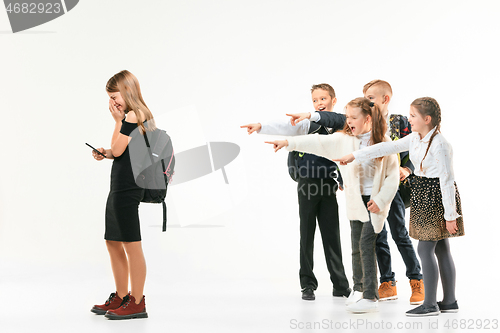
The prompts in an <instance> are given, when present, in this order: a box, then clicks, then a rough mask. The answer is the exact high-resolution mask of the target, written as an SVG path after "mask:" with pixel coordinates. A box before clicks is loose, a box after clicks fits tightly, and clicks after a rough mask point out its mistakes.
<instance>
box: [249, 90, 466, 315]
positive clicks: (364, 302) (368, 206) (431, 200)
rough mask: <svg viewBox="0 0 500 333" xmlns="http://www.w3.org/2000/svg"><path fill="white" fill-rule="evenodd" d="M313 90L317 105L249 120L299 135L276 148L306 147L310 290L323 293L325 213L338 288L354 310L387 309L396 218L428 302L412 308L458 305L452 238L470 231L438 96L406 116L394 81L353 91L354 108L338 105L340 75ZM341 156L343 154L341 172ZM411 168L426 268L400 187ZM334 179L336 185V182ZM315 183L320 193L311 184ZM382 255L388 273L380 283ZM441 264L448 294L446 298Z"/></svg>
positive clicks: (303, 211) (302, 206)
mask: <svg viewBox="0 0 500 333" xmlns="http://www.w3.org/2000/svg"><path fill="white" fill-rule="evenodd" d="M311 93H312V99H313V104H314V107H315V110H316V112H314V113H312V114H311V113H299V114H290V115H288V116H290V117H291V121H290V122H284V121H274V122H267V123H254V124H248V125H244V126H242V127H243V128H247V130H248V133H249V134H251V133H253V132H258V133H260V134H275V135H287V136H290V138H288V139H287V140H277V141H270V142H267V143H270V144H272V145H273V146H274V149H275V151H278V150H279V149H281V148H283V147H286V148H287V150H289V151H290V152H294V151H296V152H300V153H299V154H296V153H294V155H293V156H294V157H293V159H294V161H295V165H296V166H297V169H298V170H300V172H299V177H298V187H297V189H298V197H299V215H300V270H299V276H300V283H301V287H302V298H303V299H304V300H314V299H315V296H314V290H316V288H317V280H316V278H315V276H314V274H313V272H312V268H313V261H312V257H313V255H312V252H313V241H314V233H315V228H316V218H317V220H318V225H319V228H320V232H321V237H322V240H323V248H324V251H325V257H326V261H327V267H328V270H329V272H330V278H331V281H332V283H333V288H334V289H333V296H345V297H347V300H346V305H347V310H348V311H351V312H353V313H365V312H373V311H377V310H378V301H379V300H390V299H396V298H397V289H396V281H395V274H394V273H393V272H392V268H391V257H390V251H389V245H388V242H387V231H386V228H385V223H384V222H385V220H386V219H387V221H388V224H389V227H390V229H391V235H392V237H393V239H394V241H395V243H396V245H397V247H398V250H399V252H400V253H401V256H402V258H403V261H404V263H405V265H406V275H407V277H408V278H409V281H410V286H411V288H412V296H411V298H410V303H411V304H421V305H420V306H418V307H415V308H413V309H412V310H410V311H408V312H406V314H407V315H408V316H429V315H437V314H439V313H440V312H457V311H458V304H457V301H456V298H455V266H454V263H453V258H452V256H451V253H450V246H449V242H448V238H450V237H456V236H462V235H463V234H464V228H463V220H462V217H461V206H460V197H459V194H458V190H457V188H456V184H455V183H454V175H453V165H452V157H453V156H452V155H453V152H452V148H451V145H450V144H449V143H448V142H447V141H446V140H445V139H444V137H443V136H442V135H441V133H440V123H441V110H440V107H439V105H438V103H437V102H436V100H435V99H433V98H430V97H424V98H418V99H416V100H415V101H413V103H412V104H411V106H410V117H409V122H408V119H407V118H406V117H404V116H401V115H389V112H388V105H389V102H390V100H391V98H392V89H391V86H390V85H389V83H388V82H386V81H382V80H374V81H371V82H369V83H368V84H366V85H365V86H364V89H363V94H364V97H359V98H356V99H353V100H352V101H350V102H349V103H348V104H347V106H346V108H345V116H344V115H342V114H339V113H335V112H333V111H332V109H333V106H334V105H335V103H336V101H337V100H336V97H335V92H334V90H333V88H332V87H331V86H330V85H328V84H320V85H314V86H313V87H312V89H311ZM412 130H413V132H412ZM305 134H313V135H305ZM355 159H356V162H355V163H352V162H353V161H354V160H355ZM334 161H337V162H339V168H340V173H338V172H337V165H336V164H335V163H334ZM340 174H342V175H343V177H340ZM410 175H411V197H410V203H411V207H410V233H409V236H411V237H412V238H415V239H418V240H419V244H418V252H419V256H420V259H421V262H422V267H423V276H422V274H421V272H420V264H419V262H418V260H417V258H416V254H415V251H414V249H413V246H412V243H411V240H410V239H409V236H408V231H407V229H406V226H405V205H404V203H403V200H402V198H401V195H400V192H399V185H400V181H403V180H404V179H405V178H407V177H409V176H410ZM332 183H333V185H334V186H327V185H332ZM337 183H339V185H340V189H342V187H343V188H344V189H345V195H346V204H347V217H348V219H349V220H350V225H351V245H352V269H353V282H354V285H353V290H351V289H350V288H349V285H348V282H347V279H346V277H345V272H344V267H343V264H342V253H341V247H340V237H339V216H338V206H337V200H336V193H335V192H336V190H337V186H336V185H337ZM305 185H307V186H305ZM311 188H314V193H313V191H307V190H306V191H304V189H311ZM325 188H326V190H324V189H325ZM318 189H319V190H318ZM436 257H437V261H438V263H439V265H438V263H437V262H436ZM377 262H378V267H379V270H380V273H381V278H380V282H381V285H380V286H379V287H378V288H377ZM438 267H439V268H438ZM439 274H441V281H442V285H443V295H444V298H443V301H442V302H437V301H436V290H437V283H438V279H439ZM424 281H425V287H424Z"/></svg>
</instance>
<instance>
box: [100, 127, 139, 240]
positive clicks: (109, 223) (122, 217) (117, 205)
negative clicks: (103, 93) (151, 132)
mask: <svg viewBox="0 0 500 333" xmlns="http://www.w3.org/2000/svg"><path fill="white" fill-rule="evenodd" d="M136 128H137V124H133V123H127V122H126V121H125V120H123V121H122V128H121V130H120V133H122V134H124V135H127V136H131V133H132V131H133V130H134V129H136ZM134 133H137V131H135V132H134ZM139 139H141V137H140V135H137V136H135V135H132V139H131V140H139ZM129 144H130V143H129ZM143 195H144V189H142V188H140V187H139V186H137V184H136V183H135V179H134V174H133V172H132V164H131V162H130V152H129V147H128V145H127V148H126V149H125V151H124V152H123V154H121V155H120V156H118V157H115V158H114V160H113V166H112V168H111V187H110V192H109V196H108V201H107V203H106V231H105V233H104V239H106V240H112V241H120V242H137V241H140V240H141V228H140V224H139V203H140V202H141V199H142V197H143Z"/></svg>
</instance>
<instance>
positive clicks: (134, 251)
mask: <svg viewBox="0 0 500 333" xmlns="http://www.w3.org/2000/svg"><path fill="white" fill-rule="evenodd" d="M123 247H124V248H125V251H126V252H127V256H128V263H129V274H130V284H131V285H132V289H131V295H132V296H134V298H135V301H136V303H137V304H139V303H140V302H141V301H142V296H143V295H144V284H145V282H146V259H145V258H144V253H143V252H142V243H141V242H140V241H139V242H129V243H128V242H127V243H125V242H124V243H123Z"/></svg>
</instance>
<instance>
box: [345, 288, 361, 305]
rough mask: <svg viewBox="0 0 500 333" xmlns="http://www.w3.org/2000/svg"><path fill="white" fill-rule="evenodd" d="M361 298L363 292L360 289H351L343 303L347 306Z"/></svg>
mask: <svg viewBox="0 0 500 333" xmlns="http://www.w3.org/2000/svg"><path fill="white" fill-rule="evenodd" d="M362 298H363V293H362V292H361V291H355V290H353V291H351V294H350V295H349V297H347V299H346V300H345V305H346V306H349V305H351V304H354V303H356V302H357V301H359V300H360V299H362Z"/></svg>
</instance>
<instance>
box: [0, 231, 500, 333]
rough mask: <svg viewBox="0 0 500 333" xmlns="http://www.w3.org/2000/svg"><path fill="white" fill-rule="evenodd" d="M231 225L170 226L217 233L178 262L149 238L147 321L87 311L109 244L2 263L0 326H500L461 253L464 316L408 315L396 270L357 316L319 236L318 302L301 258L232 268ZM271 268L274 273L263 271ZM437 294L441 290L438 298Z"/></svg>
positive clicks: (101, 292) (489, 293)
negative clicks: (385, 289) (392, 289)
mask: <svg viewBox="0 0 500 333" xmlns="http://www.w3.org/2000/svg"><path fill="white" fill-rule="evenodd" d="M151 229H152V230H151V231H148V229H147V228H146V232H145V233H146V237H151V235H159V234H160V233H159V231H158V230H157V229H156V228H151ZM153 230H154V231H153ZM231 230H232V229H231V228H230V227H222V228H193V229H187V228H171V229H169V230H168V233H169V234H168V236H165V235H162V236H161V237H168V238H169V239H174V238H175V239H178V240H179V241H182V240H184V241H187V239H188V238H189V239H197V240H198V241H199V240H200V238H199V237H198V236H200V235H206V236H208V237H209V238H211V239H212V240H216V243H215V244H214V246H213V247H212V248H207V249H206V251H201V252H198V253H197V251H199V249H197V250H196V251H195V250H193V251H191V252H186V253H184V254H183V255H184V256H185V259H180V254H178V253H175V252H174V251H171V252H170V254H169V253H168V252H169V251H170V250H169V247H168V246H167V247H165V248H164V249H163V250H162V249H161V247H159V246H153V245H151V244H152V243H153V241H152V240H151V241H150V242H149V244H150V245H148V246H146V245H147V244H146V243H144V244H145V252H146V257H147V260H148V278H147V284H146V292H145V293H146V300H147V311H148V314H149V318H148V319H141V320H129V321H109V320H107V319H105V318H104V317H103V316H97V315H94V314H93V313H91V312H90V308H91V307H92V305H93V304H97V303H102V302H104V300H105V299H106V298H107V296H108V295H109V293H111V292H113V290H112V286H113V283H112V282H113V280H112V276H111V274H110V269H109V267H108V266H109V264H108V263H107V257H106V255H105V252H104V251H105V250H104V245H102V246H103V249H102V250H103V251H102V253H103V256H102V257H100V258H97V259H94V260H93V259H92V258H88V260H81V259H79V261H78V262H66V263H64V264H62V263H53V264H44V265H40V264H33V263H27V262H15V261H8V262H6V261H3V262H2V269H1V271H0V287H1V295H2V300H1V302H0V307H1V311H0V319H1V320H0V321H1V332H2V333H11V332H13V333H17V332H51V333H54V332H92V333H99V332H110V331H112V332H116V331H117V329H119V331H120V332H295V331H301V332H302V331H304V332H313V331H324V332H333V331H346V332H349V331H352V332H363V331H367V332H373V331H381V332H386V331H390V330H397V331H398V332H399V331H404V332H425V331H429V332H438V331H446V327H447V326H449V327H456V328H458V329H457V330H452V331H460V327H469V328H470V327H474V328H475V329H476V330H478V327H479V325H482V326H483V327H485V326H487V325H489V328H490V330H488V331H491V329H492V328H494V327H495V326H494V325H495V322H494V320H497V322H496V325H497V326H496V327H498V319H499V318H500V316H499V315H498V312H495V311H494V309H493V308H492V307H490V306H489V305H492V304H494V300H493V298H494V295H498V291H497V290H495V289H491V290H486V291H485V289H484V288H483V287H484V285H481V284H482V283H483V282H482V281H481V280H475V276H474V275H473V274H474V270H473V269H472V270H469V269H466V267H465V265H466V261H465V259H464V260H461V259H456V261H457V270H458V272H459V274H458V275H457V276H458V282H457V285H458V287H457V297H458V300H459V305H460V312H459V313H458V314H441V315H440V316H438V317H431V318H417V319H415V318H409V317H406V316H405V314H404V313H405V311H407V310H409V309H411V308H412V306H410V305H409V297H410V287H409V284H408V282H407V281H406V278H403V277H401V276H400V277H398V279H399V282H398V291H399V299H398V300H395V301H389V302H381V303H380V304H379V312H378V313H373V314H365V315H354V314H350V313H348V312H347V311H346V310H345V305H344V300H343V299H340V298H333V297H332V296H331V284H330V283H329V281H328V275H327V272H326V268H325V267H324V266H325V264H324V260H322V255H323V254H322V251H320V246H321V245H320V244H321V243H320V242H317V243H316V244H317V250H316V252H317V256H316V257H317V259H316V266H317V267H316V268H315V271H316V273H317V276H318V280H319V284H320V285H319V288H318V290H317V291H316V300H315V301H303V300H302V299H301V298H300V288H299V286H298V274H297V271H298V264H297V263H295V264H294V262H295V261H296V259H298V258H295V257H296V256H295V255H290V256H289V257H290V260H284V262H279V261H273V260H275V258H274V257H273V256H272V255H270V261H266V262H261V261H259V258H260V254H259V252H258V251H256V252H254V253H253V254H252V253H250V254H249V255H248V256H247V257H245V256H243V259H244V261H246V262H247V264H246V265H243V264H241V265H240V266H235V263H234V262H232V261H231V259H230V258H234V257H235V256H236V257H237V256H238V253H239V252H238V250H237V249H235V250H234V251H232V254H231V255H230V256H228V257H227V258H224V257H222V256H221V254H222V253H223V249H224V248H226V245H225V244H223V243H221V242H220V239H218V237H224V235H226V236H227V235H228V234H231V233H232V232H234V230H232V231H231ZM148 235H150V236H148ZM197 235H198V236H197ZM297 245H298V244H297ZM172 246H175V245H172ZM242 247H243V248H244V247H245V246H244V245H242ZM246 250H247V249H246ZM246 250H245V252H246ZM155 251H157V252H155ZM226 251H227V248H226ZM277 252H278V253H279V251H277ZM345 252H347V251H345ZM456 252H457V255H460V253H461V252H460V251H459V250H457V251H456ZM241 253H243V252H241ZM207 255H213V256H214V259H213V262H212V263H208V262H207V263H206V264H203V262H204V261H205V256H207ZM252 257H253V259H252ZM195 258H198V260H199V261H196V260H195ZM346 259H348V257H347V258H346ZM346 259H344V261H346ZM400 261H401V260H400V257H399V255H397V256H396V257H395V260H394V262H395V269H396V271H397V272H402V269H403V268H402V267H401V263H400ZM346 273H347V275H348V276H350V275H351V270H350V265H349V263H348V262H347V261H346ZM266 274H268V275H269V277H267V278H266V277H265V276H266ZM492 287H493V286H492ZM440 295H441V294H440V292H438V298H439V297H440ZM488 321H489V322H488ZM452 325H454V326H452ZM460 325H462V326H460Z"/></svg>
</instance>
